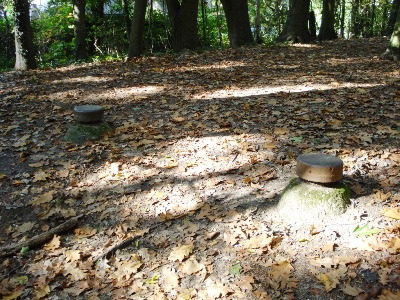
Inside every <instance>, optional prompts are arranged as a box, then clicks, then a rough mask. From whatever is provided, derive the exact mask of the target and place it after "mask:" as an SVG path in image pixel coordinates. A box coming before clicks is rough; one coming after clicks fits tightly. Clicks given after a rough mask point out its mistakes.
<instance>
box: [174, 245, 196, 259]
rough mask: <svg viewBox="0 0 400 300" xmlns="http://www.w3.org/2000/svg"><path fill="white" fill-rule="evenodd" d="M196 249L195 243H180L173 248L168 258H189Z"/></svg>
mask: <svg viewBox="0 0 400 300" xmlns="http://www.w3.org/2000/svg"><path fill="white" fill-rule="evenodd" d="M193 249H194V245H193V244H190V245H179V246H176V247H174V249H172V251H171V253H170V254H169V256H168V260H171V261H182V260H184V259H185V258H188V257H189V255H190V253H192V251H193Z"/></svg>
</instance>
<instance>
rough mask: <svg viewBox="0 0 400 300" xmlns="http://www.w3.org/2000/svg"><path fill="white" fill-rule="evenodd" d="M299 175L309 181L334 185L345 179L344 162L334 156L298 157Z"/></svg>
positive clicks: (314, 154)
mask: <svg viewBox="0 0 400 300" xmlns="http://www.w3.org/2000/svg"><path fill="white" fill-rule="evenodd" d="M296 173H297V175H298V176H299V177H300V178H302V179H304V180H307V181H312V182H318V183H333V182H337V181H339V180H341V179H342V177H343V161H342V160H341V159H339V158H337V157H336V156H334V155H330V154H323V153H308V154H302V155H300V156H298V157H297V168H296Z"/></svg>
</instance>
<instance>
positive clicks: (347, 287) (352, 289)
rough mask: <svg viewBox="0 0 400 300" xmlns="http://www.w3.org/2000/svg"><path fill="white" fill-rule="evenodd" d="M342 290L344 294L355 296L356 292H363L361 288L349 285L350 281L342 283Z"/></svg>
mask: <svg viewBox="0 0 400 300" xmlns="http://www.w3.org/2000/svg"><path fill="white" fill-rule="evenodd" d="M342 291H343V293H345V294H346V295H350V296H353V297H354V296H357V295H358V294H360V293H362V292H364V291H363V290H362V289H359V288H356V287H353V286H351V285H350V282H348V281H347V282H346V283H345V284H344V286H343V287H342Z"/></svg>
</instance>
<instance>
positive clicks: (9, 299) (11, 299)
mask: <svg viewBox="0 0 400 300" xmlns="http://www.w3.org/2000/svg"><path fill="white" fill-rule="evenodd" d="M23 291H24V287H23V286H21V285H20V286H17V287H16V288H15V289H14V290H13V291H12V292H11V293H10V294H3V293H1V294H2V295H3V296H2V299H3V300H15V299H17V298H18V297H19V296H21V294H22V292H23ZM2 292H3V291H2Z"/></svg>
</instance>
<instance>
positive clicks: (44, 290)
mask: <svg viewBox="0 0 400 300" xmlns="http://www.w3.org/2000/svg"><path fill="white" fill-rule="evenodd" d="M49 293H50V286H49V285H48V284H45V285H43V286H38V287H37V288H36V289H35V298H36V299H41V298H43V297H45V296H47V295H48V294H49Z"/></svg>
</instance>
